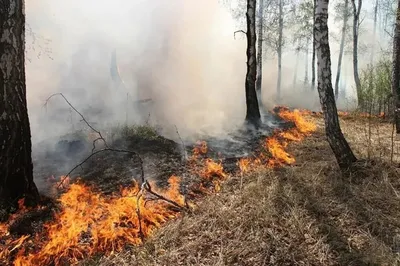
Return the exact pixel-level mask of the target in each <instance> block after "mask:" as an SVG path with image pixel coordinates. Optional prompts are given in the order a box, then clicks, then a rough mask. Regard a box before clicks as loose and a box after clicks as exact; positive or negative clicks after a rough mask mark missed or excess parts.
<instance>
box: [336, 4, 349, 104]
mask: <svg viewBox="0 0 400 266" xmlns="http://www.w3.org/2000/svg"><path fill="white" fill-rule="evenodd" d="M348 5H349V0H345V1H344V5H343V7H342V8H340V7H339V8H338V9H339V12H341V13H342V14H343V26H342V37H341V39H340V50H339V58H338V67H337V71H336V80H335V98H336V99H338V97H339V82H340V73H341V69H342V60H343V53H344V43H345V39H346V30H347V23H348V19H349V15H350V14H349V9H348Z"/></svg>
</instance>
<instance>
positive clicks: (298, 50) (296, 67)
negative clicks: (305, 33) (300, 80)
mask: <svg viewBox="0 0 400 266" xmlns="http://www.w3.org/2000/svg"><path fill="white" fill-rule="evenodd" d="M299 52H300V48H299V47H298V48H296V64H295V66H294V75H293V88H296V86H297V69H298V68H299V55H300V53H299Z"/></svg>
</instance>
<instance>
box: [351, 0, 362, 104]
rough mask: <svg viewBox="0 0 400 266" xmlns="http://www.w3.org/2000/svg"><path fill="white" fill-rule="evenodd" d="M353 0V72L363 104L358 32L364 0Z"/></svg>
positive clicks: (359, 102)
mask: <svg viewBox="0 0 400 266" xmlns="http://www.w3.org/2000/svg"><path fill="white" fill-rule="evenodd" d="M355 1H356V0H351V4H352V7H353V74H354V82H355V83H356V90H357V99H358V104H359V105H361V104H362V103H361V81H360V75H359V73H358V36H359V35H358V33H359V28H360V13H361V7H362V0H358V4H356V2H355Z"/></svg>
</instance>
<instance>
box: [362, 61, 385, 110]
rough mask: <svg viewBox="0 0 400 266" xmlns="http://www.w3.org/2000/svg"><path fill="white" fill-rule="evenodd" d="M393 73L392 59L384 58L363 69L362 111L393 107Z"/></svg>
mask: <svg viewBox="0 0 400 266" xmlns="http://www.w3.org/2000/svg"><path fill="white" fill-rule="evenodd" d="M391 75H392V64H391V61H390V59H388V58H382V59H381V60H380V61H378V62H377V63H375V65H368V66H367V67H366V68H365V69H363V70H362V72H361V75H360V79H361V104H360V108H361V109H362V111H366V112H372V113H380V112H385V111H386V110H389V108H391V106H390V98H391V97H390V96H391V93H392V92H391V78H392V77H391Z"/></svg>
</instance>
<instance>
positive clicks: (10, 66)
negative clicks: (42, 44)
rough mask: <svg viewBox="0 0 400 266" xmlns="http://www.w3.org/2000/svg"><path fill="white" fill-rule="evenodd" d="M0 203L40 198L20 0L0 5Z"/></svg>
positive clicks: (23, 22) (22, 9) (34, 200)
mask: <svg viewBox="0 0 400 266" xmlns="http://www.w3.org/2000/svg"><path fill="white" fill-rule="evenodd" d="M0 14H1V16H0V27H1V33H2V36H1V39H0V51H1V54H2V57H1V60H0V70H1V71H0V73H1V74H0V86H1V87H2V88H1V89H0V99H1V100H2V104H1V105H0V114H1V115H0V142H1V146H0V173H1V175H0V202H1V204H2V205H3V206H4V205H10V204H15V203H16V200H17V199H20V198H22V197H25V199H26V201H25V202H26V203H34V202H36V201H37V199H38V197H39V193H38V190H37V188H36V185H35V183H34V182H33V165H32V157H31V153H32V144H31V135H30V134H31V133H30V125H29V117H28V110H27V102H26V84H25V54H24V48H25V47H24V46H25V43H24V42H25V13H24V1H23V0H5V1H2V4H1V5H0Z"/></svg>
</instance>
